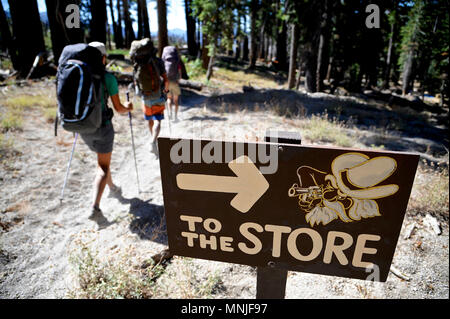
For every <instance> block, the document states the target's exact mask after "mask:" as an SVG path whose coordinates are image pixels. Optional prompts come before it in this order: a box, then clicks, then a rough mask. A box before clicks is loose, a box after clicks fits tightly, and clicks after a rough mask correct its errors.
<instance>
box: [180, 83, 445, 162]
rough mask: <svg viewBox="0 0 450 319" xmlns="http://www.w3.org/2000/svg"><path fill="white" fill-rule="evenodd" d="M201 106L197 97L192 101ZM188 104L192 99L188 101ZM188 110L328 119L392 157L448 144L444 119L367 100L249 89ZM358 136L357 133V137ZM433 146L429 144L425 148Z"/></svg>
mask: <svg viewBox="0 0 450 319" xmlns="http://www.w3.org/2000/svg"><path fill="white" fill-rule="evenodd" d="M195 98H196V99H197V100H199V98H198V97H195ZM186 100H187V101H189V100H190V97H186ZM187 104H188V105H190V107H198V108H203V107H206V108H208V109H209V110H212V111H214V112H217V113H224V112H225V113H226V112H238V111H243V110H246V111H250V112H251V111H259V112H261V111H271V112H274V113H275V114H278V115H280V116H283V117H286V118H293V117H295V118H312V116H319V117H324V116H325V117H327V118H328V119H329V120H337V121H339V122H341V123H344V124H345V125H346V126H347V127H349V128H352V127H354V128H357V129H360V130H364V131H367V132H370V133H371V135H369V136H360V137H359V138H358V140H359V141H360V142H361V143H363V144H365V145H367V146H368V147H373V146H382V147H384V148H386V149H388V150H394V151H400V150H401V151H415V152H421V153H429V154H435V155H438V156H443V155H445V154H446V153H447V149H448V147H449V146H448V145H449V141H448V137H447V132H448V117H447V115H448V114H434V115H433V117H430V116H428V115H426V114H424V113H422V112H415V111H413V110H411V109H409V108H408V107H403V106H399V105H395V104H394V105H391V106H390V107H387V105H386V103H383V102H382V101H376V100H372V99H369V98H368V97H367V96H366V97H363V96H362V95H361V97H360V98H359V99H356V98H355V97H351V96H348V97H339V96H333V95H329V94H324V93H315V94H306V93H302V92H298V91H293V90H276V89H261V90H256V89H253V90H251V91H249V92H236V93H227V94H222V95H216V96H211V97H206V98H204V99H203V101H200V103H197V104H194V103H187ZM355 134H356V133H355ZM429 141H431V142H429Z"/></svg>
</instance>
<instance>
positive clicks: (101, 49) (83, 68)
mask: <svg viewBox="0 0 450 319" xmlns="http://www.w3.org/2000/svg"><path fill="white" fill-rule="evenodd" d="M105 65H106V48H105V45H104V44H103V43H101V42H92V43H90V44H89V45H87V44H84V43H79V44H73V45H68V46H66V47H65V48H64V50H63V52H62V54H61V57H60V59H59V67H58V75H57V96H58V116H59V118H60V119H61V124H62V127H63V128H64V129H66V130H68V131H70V132H74V133H76V136H78V134H79V135H80V136H81V138H82V139H83V141H84V142H85V143H86V145H87V146H88V147H89V149H90V150H92V151H94V152H95V153H97V164H98V165H97V173H96V176H95V180H94V190H93V198H92V205H91V215H90V216H89V218H91V219H99V218H104V217H103V215H102V212H101V210H100V200H101V198H102V194H103V191H104V189H105V187H106V185H108V187H109V190H110V193H112V194H115V195H119V194H120V193H121V188H120V187H119V186H116V185H115V184H114V183H113V181H112V177H111V169H110V163H111V155H112V150H113V144H114V135H115V133H114V127H113V124H112V122H111V119H112V117H113V115H114V112H113V110H112V109H111V108H109V107H108V97H109V98H110V99H111V101H112V104H113V107H114V109H115V110H116V111H117V112H119V113H127V112H130V111H131V110H133V104H132V103H131V102H125V104H122V102H121V101H120V97H119V87H118V84H117V80H116V78H115V77H114V75H112V74H111V73H108V72H106V71H105Z"/></svg>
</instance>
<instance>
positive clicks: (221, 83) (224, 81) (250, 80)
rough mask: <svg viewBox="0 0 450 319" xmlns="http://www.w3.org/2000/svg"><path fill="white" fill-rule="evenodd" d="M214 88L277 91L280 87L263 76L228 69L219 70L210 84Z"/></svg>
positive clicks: (215, 71)
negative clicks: (249, 88)
mask: <svg viewBox="0 0 450 319" xmlns="http://www.w3.org/2000/svg"><path fill="white" fill-rule="evenodd" d="M210 83H211V84H212V85H213V86H216V87H219V88H222V89H223V88H229V89H239V90H240V89H242V86H244V85H247V86H249V85H251V86H254V87H263V88H265V89H277V88H280V85H279V84H278V83H277V82H275V81H274V80H273V79H271V78H268V77H265V76H261V75H258V74H255V73H246V72H244V71H232V70H228V69H226V68H217V69H215V70H214V75H213V77H212V78H211V82H210Z"/></svg>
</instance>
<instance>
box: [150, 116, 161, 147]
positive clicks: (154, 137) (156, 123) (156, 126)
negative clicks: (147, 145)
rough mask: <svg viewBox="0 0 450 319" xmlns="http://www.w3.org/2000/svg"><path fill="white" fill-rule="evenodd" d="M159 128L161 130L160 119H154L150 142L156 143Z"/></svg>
mask: <svg viewBox="0 0 450 319" xmlns="http://www.w3.org/2000/svg"><path fill="white" fill-rule="evenodd" d="M152 122H153V121H152ZM160 130H161V121H158V120H155V125H154V126H153V134H152V143H156V139H157V138H158V135H159V131H160Z"/></svg>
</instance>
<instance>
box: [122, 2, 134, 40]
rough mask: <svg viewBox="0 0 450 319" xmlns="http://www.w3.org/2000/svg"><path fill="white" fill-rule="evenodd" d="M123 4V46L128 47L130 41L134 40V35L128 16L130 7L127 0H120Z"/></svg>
mask: <svg viewBox="0 0 450 319" xmlns="http://www.w3.org/2000/svg"><path fill="white" fill-rule="evenodd" d="M122 5H123V19H124V21H125V46H126V47H127V48H129V47H130V46H131V42H133V41H134V40H136V36H135V34H134V30H133V24H132V23H131V18H130V7H129V6H128V0H122Z"/></svg>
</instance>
